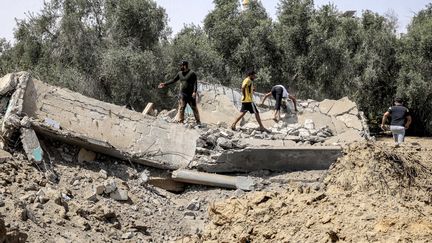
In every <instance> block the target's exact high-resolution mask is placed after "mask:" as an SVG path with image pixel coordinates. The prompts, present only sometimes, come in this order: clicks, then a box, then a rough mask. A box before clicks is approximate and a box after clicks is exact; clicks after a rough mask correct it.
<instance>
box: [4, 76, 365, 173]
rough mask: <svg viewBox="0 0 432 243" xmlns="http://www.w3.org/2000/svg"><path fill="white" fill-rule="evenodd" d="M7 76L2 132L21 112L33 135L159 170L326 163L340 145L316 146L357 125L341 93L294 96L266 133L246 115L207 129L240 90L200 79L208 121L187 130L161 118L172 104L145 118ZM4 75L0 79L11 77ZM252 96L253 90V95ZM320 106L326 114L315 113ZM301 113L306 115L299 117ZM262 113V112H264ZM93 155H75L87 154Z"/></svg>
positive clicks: (229, 114)
mask: <svg viewBox="0 0 432 243" xmlns="http://www.w3.org/2000/svg"><path fill="white" fill-rule="evenodd" d="M10 77H13V80H15V81H14V82H13V83H15V86H14V87H15V88H14V89H12V90H11V89H10V88H8V90H9V91H8V92H12V91H13V95H12V96H11V99H10V102H9V105H8V109H7V110H8V112H7V114H6V115H5V117H4V119H3V123H2V134H4V133H10V131H19V129H18V128H20V127H21V128H22V127H23V126H24V125H23V124H22V123H26V122H24V119H23V117H24V115H26V116H28V117H29V118H28V119H27V118H26V119H27V120H28V121H29V123H30V125H29V126H25V128H29V129H33V130H34V132H35V133H36V135H37V137H39V138H40V139H43V138H52V139H55V140H59V141H63V142H64V143H68V144H73V145H78V146H80V147H82V148H85V149H86V150H88V151H93V152H99V153H103V154H107V155H110V156H113V157H117V158H120V159H123V160H130V161H133V162H137V163H141V164H144V165H148V166H152V167H157V168H163V169H180V168H199V169H201V170H204V171H208V172H249V171H254V170H262V169H264V170H273V171H286V170H289V171H294V170H319V169H327V168H328V167H329V165H330V164H331V163H333V162H334V161H335V160H336V158H337V157H338V156H339V155H340V147H331V146H330V147H319V146H323V145H324V144H325V143H324V142H325V141H334V143H338V142H340V140H336V139H335V140H330V139H329V138H331V137H333V136H334V135H339V134H344V135H346V134H348V135H347V136H350V134H351V133H350V132H352V131H354V130H355V132H356V133H360V132H362V131H359V130H358V129H360V123H358V122H357V120H356V119H357V117H358V113H359V112H358V110H357V108H356V106H355V104H354V105H353V104H352V102H350V101H349V100H348V101H347V100H346V99H342V100H341V101H334V102H327V103H329V104H330V103H331V106H330V105H327V106H329V107H328V108H325V105H323V106H322V107H321V106H320V103H319V102H317V101H313V100H307V101H301V102H299V109H301V110H302V113H301V114H290V116H289V117H288V116H287V115H285V116H284V119H285V120H284V121H281V122H279V123H275V122H274V121H273V120H271V121H269V122H272V123H273V127H272V128H271V130H272V133H271V134H267V133H262V132H259V131H256V129H255V128H256V127H257V126H256V124H254V123H253V122H252V120H246V122H247V123H244V125H243V126H242V127H240V130H239V131H236V132H233V131H229V130H227V129H225V130H223V129H221V130H215V129H213V128H214V127H223V126H220V123H230V122H231V121H232V119H234V118H235V116H236V115H237V112H238V106H239V105H240V97H241V94H240V93H239V92H238V91H236V90H234V89H229V88H226V87H223V86H215V85H201V86H200V89H201V91H202V93H203V94H202V97H201V98H202V99H201V104H200V108H201V109H202V110H201V113H202V117H203V121H206V119H208V120H207V121H208V124H209V127H207V126H204V127H202V128H196V129H188V128H186V127H184V126H182V125H179V124H173V123H170V122H167V121H170V120H171V119H173V117H174V115H175V113H176V111H175V110H173V111H171V112H168V111H166V112H164V111H162V112H161V113H160V114H159V115H158V116H157V117H152V116H149V115H146V114H142V113H140V112H135V111H131V110H128V109H126V108H125V107H120V106H117V105H113V104H109V103H105V102H102V101H98V100H95V99H91V98H88V97H85V96H83V95H81V94H78V93H75V92H72V91H70V90H67V89H63V88H59V87H53V86H50V85H48V84H45V83H43V82H41V81H38V80H35V79H32V78H31V76H30V75H29V74H28V73H16V74H14V75H12V76H10ZM10 77H9V78H8V80H9V82H12V81H10V80H12V79H11V78H10ZM4 86H5V87H9V86H11V85H9V86H8V85H4ZM12 86H13V85H12ZM212 92H214V93H212ZM259 97H260V96H259V95H257V97H256V99H259ZM339 103H340V104H339ZM323 104H324V103H323ZM336 106H340V107H339V108H338V107H336ZM149 107H150V106H149ZM321 108H322V109H321ZM146 110H147V111H148V110H150V108H149V109H146ZM321 110H322V111H326V112H327V113H329V112H332V115H329V114H323V113H322V112H321ZM147 111H145V112H144V113H146V112H147ZM309 114H312V115H311V116H309V117H308V116H306V115H309ZM270 115H271V111H268V112H267V116H268V117H269V119H270ZM168 117H169V119H167V118H168ZM263 117H264V116H263ZM287 121H288V122H287ZM320 122H322V124H321V123H320ZM347 123H350V124H351V125H349V124H347ZM218 124H219V125H218ZM329 124H330V125H332V126H329ZM363 124H364V123H361V125H362V126H363ZM187 125H188V127H191V126H190V124H187ZM350 129H351V130H350ZM33 130H32V131H33ZM25 131H26V130H22V131H21V132H22V133H23V134H24V133H25ZM27 134H30V133H29V132H27ZM26 137H29V136H26ZM35 137H36V136H33V138H35ZM351 137H352V136H351ZM23 138H24V137H23ZM30 141H35V140H33V139H30ZM28 145H30V146H29V147H30V149H29V152H27V154H28V156H29V158H31V156H32V153H33V151H34V149H35V148H36V147H38V146H37V143H34V144H32V143H28ZM299 145H302V146H303V147H298V146H299ZM310 145H319V146H310ZM94 157H95V156H94V155H92V157H91V158H87V159H82V158H81V159H80V161H89V160H90V161H91V160H93V158H94Z"/></svg>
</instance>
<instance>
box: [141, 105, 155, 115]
mask: <svg viewBox="0 0 432 243" xmlns="http://www.w3.org/2000/svg"><path fill="white" fill-rule="evenodd" d="M142 113H143V114H144V115H153V114H154V104H153V103H151V102H149V103H147V105H146V107H145V108H144V110H143V112H142Z"/></svg>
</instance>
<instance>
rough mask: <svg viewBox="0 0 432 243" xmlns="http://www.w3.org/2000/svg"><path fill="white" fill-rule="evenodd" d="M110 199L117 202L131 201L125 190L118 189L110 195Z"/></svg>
mask: <svg viewBox="0 0 432 243" xmlns="http://www.w3.org/2000/svg"><path fill="white" fill-rule="evenodd" d="M110 198H112V199H114V200H117V201H127V200H128V199H129V197H128V192H127V191H126V190H123V189H117V190H115V191H113V192H111V193H110Z"/></svg>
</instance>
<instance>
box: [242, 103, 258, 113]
mask: <svg viewBox="0 0 432 243" xmlns="http://www.w3.org/2000/svg"><path fill="white" fill-rule="evenodd" d="M247 111H249V112H250V113H252V114H258V113H259V111H258V109H257V107H256V105H255V103H252V102H251V103H242V106H241V109H240V112H247Z"/></svg>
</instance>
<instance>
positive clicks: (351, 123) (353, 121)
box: [336, 114, 363, 131]
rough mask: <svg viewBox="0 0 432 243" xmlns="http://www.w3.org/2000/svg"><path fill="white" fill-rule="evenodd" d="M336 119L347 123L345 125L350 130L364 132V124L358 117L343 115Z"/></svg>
mask: <svg viewBox="0 0 432 243" xmlns="http://www.w3.org/2000/svg"><path fill="white" fill-rule="evenodd" d="M336 119H338V120H340V121H342V122H343V123H345V125H346V126H347V127H349V128H354V129H356V130H359V131H361V130H363V125H362V122H361V121H360V119H359V118H358V117H357V116H354V115H351V114H343V115H341V116H337V117H336Z"/></svg>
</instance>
